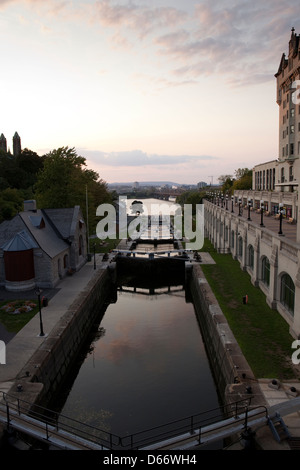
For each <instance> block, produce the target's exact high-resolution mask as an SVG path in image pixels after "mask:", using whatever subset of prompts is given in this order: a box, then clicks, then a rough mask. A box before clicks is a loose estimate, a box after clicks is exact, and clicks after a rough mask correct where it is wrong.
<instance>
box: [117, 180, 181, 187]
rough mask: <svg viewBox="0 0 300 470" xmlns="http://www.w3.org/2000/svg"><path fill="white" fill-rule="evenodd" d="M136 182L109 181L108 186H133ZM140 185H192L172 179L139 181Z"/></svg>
mask: <svg viewBox="0 0 300 470" xmlns="http://www.w3.org/2000/svg"><path fill="white" fill-rule="evenodd" d="M135 183H136V182H135V181H132V182H127V183H109V184H108V186H133V185H134V184H135ZM138 184H139V186H140V187H141V186H166V185H168V186H190V185H181V184H179V183H174V182H172V181H138Z"/></svg>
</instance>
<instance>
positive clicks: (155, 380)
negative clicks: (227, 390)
mask: <svg viewBox="0 0 300 470" xmlns="http://www.w3.org/2000/svg"><path fill="white" fill-rule="evenodd" d="M100 328H101V333H102V334H98V335H97V337H95V339H94V341H93V344H92V347H91V348H90V351H89V353H88V354H87V355H86V357H85V360H84V361H83V363H82V365H81V367H80V371H79V373H78V375H77V377H76V380H75V381H74V383H73V385H72V387H71V390H70V392H69V395H68V398H67V400H66V403H65V405H64V407H63V410H62V413H63V414H65V415H68V416H70V417H74V418H76V419H80V420H81V419H82V418H84V420H85V422H88V423H89V424H92V425H94V426H98V427H101V428H102V429H105V430H107V431H111V432H113V433H114V434H117V435H121V436H123V435H126V434H131V433H135V432H138V431H141V430H144V429H147V428H149V427H154V426H158V425H161V424H164V423H166V422H168V421H172V420H176V419H179V418H183V417H186V416H190V415H193V414H197V413H201V412H202V411H206V410H207V409H212V408H216V407H217V406H218V397H217V392H216V390H215V385H214V382H213V378H212V375H211V371H210V368H209V364H208V360H207V357H206V353H205V349H204V345H203V342H202V338H201V334H200V330H199V326H198V323H197V320H196V317H195V313H194V308H193V304H191V303H187V302H186V294H185V290H184V289H183V287H182V286H181V287H180V286H177V287H175V286H174V287H171V288H162V289H157V290H156V291H155V292H154V293H152V294H151V295H149V290H147V289H140V290H139V289H136V288H135V289H134V288H132V290H130V289H128V287H126V288H125V287H123V288H120V289H119V290H118V292H117V302H116V303H111V304H110V305H109V306H108V307H107V309H106V311H105V314H104V316H103V319H102V321H101V324H100ZM103 333H104V334H103Z"/></svg>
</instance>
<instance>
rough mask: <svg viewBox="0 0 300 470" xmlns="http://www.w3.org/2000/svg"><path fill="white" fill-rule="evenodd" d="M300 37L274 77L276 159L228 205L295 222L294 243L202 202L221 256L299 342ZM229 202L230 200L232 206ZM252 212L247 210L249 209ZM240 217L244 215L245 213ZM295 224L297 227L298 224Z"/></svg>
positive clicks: (261, 166) (207, 231)
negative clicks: (235, 263)
mask: <svg viewBox="0 0 300 470" xmlns="http://www.w3.org/2000/svg"><path fill="white" fill-rule="evenodd" d="M299 38H300V36H299V35H296V34H295V30H294V28H293V29H292V33H291V39H290V41H289V51H288V55H287V56H286V55H285V54H283V55H282V57H281V60H280V64H279V68H278V71H277V73H276V74H275V78H276V81H277V103H278V105H279V128H278V131H279V140H278V141H279V145H278V149H279V150H278V158H277V159H274V160H272V161H269V162H265V163H261V164H259V165H256V166H255V167H254V168H253V180H252V190H249V191H241V190H240V191H235V192H234V196H233V199H232V204H235V205H238V206H239V205H241V206H242V207H248V204H249V205H250V206H251V210H253V211H260V212H261V211H262V210H263V212H264V214H263V215H265V216H269V217H274V218H275V217H278V216H279V214H282V216H283V217H284V218H286V219H288V222H290V223H293V224H295V223H296V240H295V241H294V240H292V239H289V238H288V237H283V236H281V235H282V234H280V233H279V232H278V230H276V232H275V231H271V230H268V229H266V228H265V227H264V226H260V224H257V223H254V222H253V221H251V220H250V219H249V220H248V218H247V215H246V216H239V215H238V214H237V212H233V211H231V210H228V208H227V207H224V206H222V207H221V206H219V205H218V204H215V203H213V202H212V201H209V200H206V201H205V236H206V237H207V238H209V239H210V240H211V242H212V243H213V245H214V246H215V248H216V249H217V250H218V251H219V252H221V253H231V254H232V256H233V257H234V258H235V259H237V260H238V261H239V263H240V266H241V269H243V270H244V271H247V272H248V273H249V275H250V277H251V281H252V283H253V284H254V285H256V286H258V287H259V288H260V289H261V290H262V291H263V292H264V293H265V295H266V301H267V303H268V305H269V306H270V307H271V308H273V309H277V310H278V312H279V313H280V314H281V315H282V317H283V318H284V319H285V320H286V322H287V323H288V325H289V326H290V332H291V334H292V335H293V336H294V337H295V338H297V337H299V338H300V223H299V217H298V211H299V202H298V184H299V180H300V163H299V162H300V160H299V157H300V90H298V88H300V40H299ZM230 203H231V201H230ZM249 210H250V208H249ZM245 212H246V214H247V211H245ZM245 212H244V213H245ZM297 221H298V222H297Z"/></svg>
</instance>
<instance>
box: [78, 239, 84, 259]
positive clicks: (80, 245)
mask: <svg viewBox="0 0 300 470" xmlns="http://www.w3.org/2000/svg"><path fill="white" fill-rule="evenodd" d="M81 255H83V238H82V235H80V236H79V256H81Z"/></svg>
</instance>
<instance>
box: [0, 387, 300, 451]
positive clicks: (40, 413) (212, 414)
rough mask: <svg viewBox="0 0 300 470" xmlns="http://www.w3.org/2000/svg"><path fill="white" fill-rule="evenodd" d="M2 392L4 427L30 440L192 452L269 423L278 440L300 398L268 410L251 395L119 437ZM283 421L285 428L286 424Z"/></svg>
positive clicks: (63, 446) (70, 446)
mask: <svg viewBox="0 0 300 470" xmlns="http://www.w3.org/2000/svg"><path fill="white" fill-rule="evenodd" d="M0 394H1V396H2V399H1V401H0V423H2V424H3V425H4V426H6V431H7V433H8V434H11V433H12V432H14V433H17V434H20V435H23V436H27V438H28V437H30V438H32V439H34V440H36V441H39V442H40V443H41V444H43V445H46V446H48V447H49V448H51V449H59V450H146V451H153V450H167V449H168V450H178V449H181V450H182V449H184V450H188V449H195V448H201V446H205V445H207V444H211V443H213V442H220V441H221V442H222V441H223V439H225V438H227V437H230V436H236V435H240V436H241V437H242V438H243V439H245V440H246V441H247V439H250V438H251V430H252V429H253V428H255V427H257V426H262V425H268V426H269V427H270V429H271V431H272V433H273V436H274V438H275V439H276V440H278V434H276V430H275V421H278V416H280V415H279V413H280V412H281V414H282V415H283V416H284V415H287V414H290V413H293V412H295V411H299V409H300V398H299V397H298V398H294V399H292V400H290V401H289V402H288V403H286V402H285V403H283V404H282V405H280V404H279V405H276V406H274V407H270V408H269V409H268V408H267V407H265V406H257V407H255V408H251V396H250V397H249V399H244V400H240V401H238V402H234V403H231V404H228V405H225V406H223V407H220V408H218V409H214V410H209V411H206V412H203V413H201V414H199V415H194V416H190V417H187V418H184V419H179V420H177V421H173V422H171V423H166V424H164V425H162V426H157V427H155V428H151V429H147V430H145V431H142V432H139V433H135V434H131V435H129V436H124V437H120V436H117V435H115V434H112V433H109V432H107V431H104V430H101V429H99V428H96V427H93V426H89V425H87V424H85V423H82V422H79V421H77V420H74V419H71V418H68V417H66V416H63V415H60V414H58V413H56V412H53V411H51V410H48V409H46V408H43V407H41V406H38V405H36V404H30V403H28V402H26V401H25V400H21V399H19V398H18V397H17V396H12V395H8V394H6V393H5V392H0ZM280 422H281V423H282V426H283V428H284V427H285V426H284V423H283V420H282V419H280Z"/></svg>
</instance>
